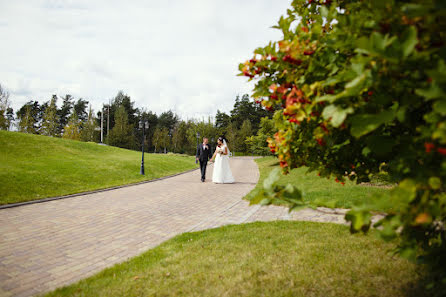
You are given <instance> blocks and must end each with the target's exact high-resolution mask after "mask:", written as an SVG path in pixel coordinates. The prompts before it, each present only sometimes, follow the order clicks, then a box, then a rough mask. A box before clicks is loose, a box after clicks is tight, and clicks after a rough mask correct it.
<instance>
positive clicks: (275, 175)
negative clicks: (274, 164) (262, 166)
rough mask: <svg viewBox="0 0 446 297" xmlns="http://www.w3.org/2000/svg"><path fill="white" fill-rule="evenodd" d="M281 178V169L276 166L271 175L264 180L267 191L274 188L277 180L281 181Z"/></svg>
mask: <svg viewBox="0 0 446 297" xmlns="http://www.w3.org/2000/svg"><path fill="white" fill-rule="evenodd" d="M279 179H280V169H279V168H275V169H274V170H273V171H271V173H270V174H269V176H268V177H267V178H266V179H265V180H264V181H263V188H264V189H265V190H266V191H271V190H273V186H274V184H275V183H276V182H277V181H279Z"/></svg>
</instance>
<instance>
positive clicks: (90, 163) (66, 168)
mask: <svg viewBox="0 0 446 297" xmlns="http://www.w3.org/2000/svg"><path fill="white" fill-rule="evenodd" d="M140 165H141V152H137V151H131V150H126V149H120V148H116V147H108V146H101V145H98V144H96V143H85V142H80V141H73V140H68V139H61V138H54V137H47V136H41V135H32V134H25V133H18V132H7V131H0V204H9V203H14V202H22V201H29V200H36V199H42V198H46V197H53V196H59V195H68V194H73V193H79V192H84V191H90V190H96V189H103V188H108V187H112V186H118V185H124V184H129V183H135V182H140V181H144V180H150V179H154V178H158V177H162V176H167V175H171V174H175V173H179V172H182V171H185V170H188V169H193V168H196V167H197V165H196V164H195V162H194V157H190V156H184V155H158V154H145V173H146V175H145V176H141V175H140V174H139V170H140Z"/></svg>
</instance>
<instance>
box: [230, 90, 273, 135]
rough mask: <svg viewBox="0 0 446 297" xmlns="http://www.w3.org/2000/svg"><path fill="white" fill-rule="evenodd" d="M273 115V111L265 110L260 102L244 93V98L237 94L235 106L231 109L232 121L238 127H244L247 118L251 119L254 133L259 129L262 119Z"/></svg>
mask: <svg viewBox="0 0 446 297" xmlns="http://www.w3.org/2000/svg"><path fill="white" fill-rule="evenodd" d="M265 116H268V117H270V116H271V113H270V112H268V111H266V110H264V109H263V108H262V106H261V104H259V103H258V102H254V101H251V100H250V98H249V95H248V94H244V95H243V96H242V98H240V96H237V97H236V99H235V103H234V108H233V109H232V110H231V121H232V122H233V123H234V124H235V127H236V128H237V129H240V128H241V127H242V124H243V122H244V121H245V120H249V121H250V122H251V125H252V129H253V131H254V133H256V132H257V130H258V129H259V124H260V119H261V118H263V117H265Z"/></svg>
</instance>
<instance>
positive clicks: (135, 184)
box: [0, 168, 200, 210]
mask: <svg viewBox="0 0 446 297" xmlns="http://www.w3.org/2000/svg"><path fill="white" fill-rule="evenodd" d="M198 169H200V168H194V169H189V170H186V171H183V172H179V173H175V174H172V175H167V176H162V177H158V178H155V179H150V180H144V181H140V182H136V183H130V184H125V185H120V186H114V187H110V188H104V189H98V190H92V191H87V192H80V193H75V194H69V195H62V196H56V197H48V198H43V199H38V200H30V201H24V202H17V203H11V204H4V205H0V210H2V209H7V208H14V207H20V206H26V205H30V204H37V203H44V202H50V201H55V200H61V199H67V198H74V197H79V196H85V195H89V194H95V193H101V192H107V191H112V190H117V189H121V188H127V187H132V186H137V185H142V184H147V183H151V182H155V181H160V180H163V179H168V178H171V177H175V176H178V175H182V174H186V173H189V172H192V171H195V170H198Z"/></svg>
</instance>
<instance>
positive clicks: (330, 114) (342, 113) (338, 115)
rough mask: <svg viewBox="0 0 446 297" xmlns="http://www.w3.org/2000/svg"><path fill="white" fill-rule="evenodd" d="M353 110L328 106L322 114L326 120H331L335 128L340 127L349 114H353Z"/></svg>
mask: <svg viewBox="0 0 446 297" xmlns="http://www.w3.org/2000/svg"><path fill="white" fill-rule="evenodd" d="M353 111H354V110H353V108H351V107H348V108H346V109H344V108H342V107H340V106H337V105H333V104H331V105H328V106H327V107H325V108H324V111H323V112H322V116H323V117H324V119H326V120H327V119H329V118H331V124H332V125H333V127H339V126H340V125H341V124H342V123H343V122H344V120H345V118H346V117H347V114H349V113H353Z"/></svg>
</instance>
